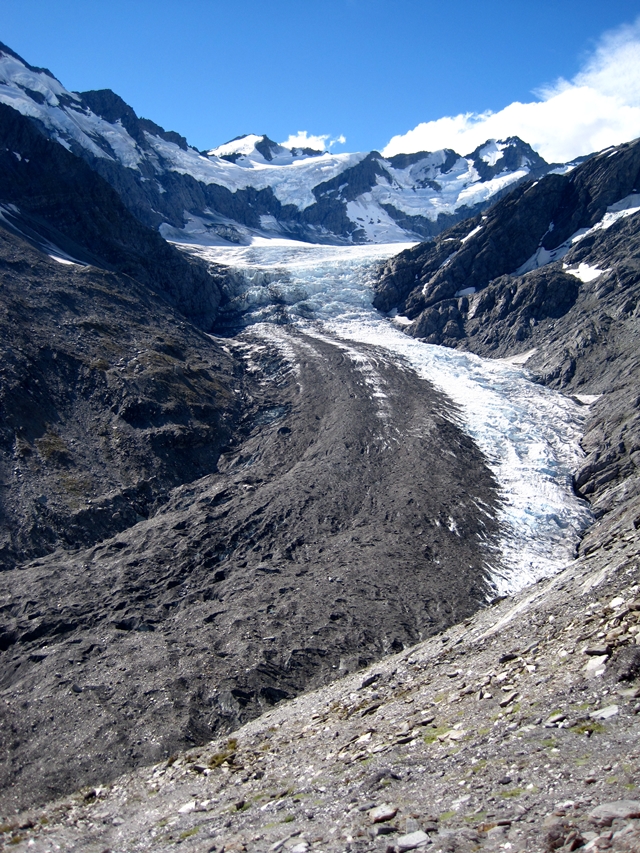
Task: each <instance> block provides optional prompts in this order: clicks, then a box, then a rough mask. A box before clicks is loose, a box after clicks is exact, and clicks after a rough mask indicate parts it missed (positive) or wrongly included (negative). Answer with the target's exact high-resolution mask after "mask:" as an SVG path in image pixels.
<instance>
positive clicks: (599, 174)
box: [374, 142, 640, 553]
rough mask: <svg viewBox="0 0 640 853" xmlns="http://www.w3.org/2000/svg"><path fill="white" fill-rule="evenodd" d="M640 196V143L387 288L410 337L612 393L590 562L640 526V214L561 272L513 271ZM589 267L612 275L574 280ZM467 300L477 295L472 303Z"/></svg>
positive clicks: (461, 232) (591, 165) (442, 247)
mask: <svg viewBox="0 0 640 853" xmlns="http://www.w3.org/2000/svg"><path fill="white" fill-rule="evenodd" d="M638 186H640V143H637V142H636V143H631V144H628V145H622V146H620V147H619V148H617V149H615V150H613V151H606V152H604V153H602V154H600V155H599V156H596V157H593V158H591V159H590V160H589V161H587V162H586V163H584V164H582V165H581V166H579V167H578V168H576V169H575V170H574V171H573V172H571V173H569V174H567V175H549V176H547V177H545V178H543V179H542V180H540V181H539V182H537V183H534V184H527V185H524V186H521V187H518V188H517V189H516V190H514V191H513V192H512V193H511V194H510V195H509V197H508V198H506V199H504V200H502V201H500V202H498V203H497V204H496V205H495V206H494V207H493V208H491V209H490V210H489V211H487V213H486V214H485V215H484V216H479V217H476V218H475V219H473V220H469V221H468V222H465V223H462V224H461V225H459V226H457V227H456V228H454V229H450V230H449V231H447V232H445V233H443V234H442V235H441V236H440V237H438V238H437V239H436V240H435V241H434V242H433V243H431V244H422V245H420V246H416V247H415V248H414V249H411V250H410V251H408V252H403V253H402V254H401V255H398V256H397V257H396V258H392V259H391V260H390V261H389V262H387V264H386V265H385V266H384V267H383V268H382V271H381V275H380V278H379V281H378V284H377V287H376V296H375V302H374V304H375V305H376V306H377V307H378V308H380V309H381V310H384V311H389V310H391V308H393V307H397V308H398V309H399V310H400V311H401V312H403V313H405V314H406V316H407V317H409V318H411V319H412V320H413V323H412V324H411V325H410V326H408V327H406V328H407V329H408V331H409V333H410V334H413V335H415V336H417V337H420V338H424V339H425V340H426V341H428V342H429V343H437V344H444V345H445V346H454V347H458V348H463V349H468V350H470V351H472V352H476V353H478V354H480V355H485V356H498V357H504V356H513V355H514V354H516V353H519V352H527V351H529V350H535V351H534V353H533V354H532V355H531V357H530V358H529V359H528V360H527V363H526V364H527V368H528V369H530V370H531V371H532V372H533V373H534V375H536V376H537V377H538V379H539V381H541V382H544V383H546V384H548V385H550V386H551V387H554V388H558V389H561V390H563V391H564V392H565V393H578V394H587V395H601V398H600V399H599V400H598V401H597V402H595V403H594V405H593V407H592V409H591V418H590V420H589V422H588V425H587V430H586V434H585V436H584V439H583V442H582V444H583V448H584V450H585V454H586V458H585V461H584V464H583V465H582V466H581V468H580V470H579V471H578V472H577V473H576V477H575V488H576V490H577V492H578V493H579V494H581V495H582V496H584V497H586V498H588V499H589V500H590V501H591V503H592V507H593V509H594V512H595V513H596V516H597V517H599V518H602V519H604V521H603V522H602V525H601V526H600V528H599V529H598V528H594V530H592V531H591V532H589V533H587V535H586V537H585V539H584V542H583V545H582V547H583V549H584V550H585V551H586V552H587V553H588V551H589V550H591V549H593V548H596V547H599V546H601V545H602V544H603V542H605V541H606V540H607V537H611V536H614V535H618V534H619V532H620V530H621V529H624V528H625V526H628V525H629V524H632V530H633V529H634V527H633V524H634V523H635V522H634V519H636V517H637V518H638V519H640V478H639V477H638V461H639V460H640V455H639V450H640V410H639V402H638V396H637V376H638V371H639V369H640V356H639V353H640V349H639V344H640V324H639V310H640V309H639V304H640V263H639V260H638V258H639V257H640V215H638V214H634V215H631V216H628V217H625V218H622V219H619V220H618V221H617V222H615V223H614V224H613V225H612V226H611V227H609V228H606V229H597V230H595V231H593V232H592V233H590V234H588V235H586V236H584V237H583V238H582V239H580V240H578V241H577V242H575V243H574V244H573V246H572V247H571V248H570V249H569V250H568V252H567V254H565V255H564V256H563V257H562V259H561V260H557V261H555V262H551V263H548V264H547V265H546V266H543V267H541V268H539V269H536V270H533V271H532V272H528V273H526V274H524V275H516V274H515V272H514V271H515V270H517V269H518V267H520V266H522V265H523V264H524V263H525V262H526V261H527V260H528V258H530V257H531V256H532V255H533V254H534V252H536V250H537V249H539V248H542V249H546V250H548V251H552V250H554V249H557V248H558V247H559V246H561V245H562V244H563V243H564V242H565V241H566V240H567V239H568V238H569V237H571V235H573V234H575V232H576V231H578V230H579V229H587V228H590V227H592V226H594V225H595V224H596V223H597V222H599V221H600V220H601V219H602V217H603V215H604V214H605V213H606V210H607V207H608V206H610V205H612V204H614V203H616V202H617V201H619V200H621V199H623V198H625V197H626V196H628V195H631V194H632V193H634V192H635V191H636V189H637V188H638ZM581 264H586V265H587V267H586V270H587V273H588V271H589V270H595V271H598V270H600V271H601V272H600V273H599V274H598V273H597V272H596V274H595V275H594V276H593V277H590V276H589V275H588V274H587V276H586V279H585V280H581V278H580V277H578V276H576V275H571V274H570V272H568V270H573V271H574V272H577V273H580V265H581ZM465 288H473V289H475V291H476V292H475V293H473V292H472V293H468V294H465V295H463V294H460V291H464V290H465ZM634 508H635V509H634ZM638 527H640V521H638V522H637V523H635V528H638Z"/></svg>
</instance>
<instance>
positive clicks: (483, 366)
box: [183, 240, 591, 594]
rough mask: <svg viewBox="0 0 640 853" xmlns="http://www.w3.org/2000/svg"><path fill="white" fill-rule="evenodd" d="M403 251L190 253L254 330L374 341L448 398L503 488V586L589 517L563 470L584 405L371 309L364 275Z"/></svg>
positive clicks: (546, 568) (530, 574)
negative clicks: (218, 270)
mask: <svg viewBox="0 0 640 853" xmlns="http://www.w3.org/2000/svg"><path fill="white" fill-rule="evenodd" d="M183 248H187V247H184V246H183ZM403 248H405V247H404V246H401V245H398V244H393V245H388V244H387V245H374V246H372V245H367V246H353V247H336V246H310V245H305V244H300V243H292V242H289V241H285V240H283V241H264V243H262V244H258V245H252V246H243V247H217V246H216V247H202V246H189V247H188V251H190V252H193V253H194V254H197V255H199V256H200V257H203V258H205V259H207V260H208V261H211V262H215V263H218V264H220V263H222V264H225V265H227V266H229V267H231V268H232V269H233V271H234V273H235V275H234V277H235V279H236V285H235V288H234V294H233V296H232V298H231V303H230V305H229V310H230V311H231V312H232V313H233V315H234V316H236V317H237V316H238V314H242V316H243V318H244V321H243V322H244V323H246V324H247V325H249V324H251V325H253V324H257V325H253V328H254V330H255V331H256V332H258V333H260V334H262V335H263V336H265V337H269V338H271V339H272V340H273V341H274V342H276V343H278V342H280V343H282V341H283V335H282V334H280V333H277V331H276V329H277V328H278V327H275V326H274V325H273V323H274V322H278V323H282V322H283V320H288V321H291V322H295V323H297V324H298V325H301V326H302V327H303V328H304V330H305V332H306V333H308V334H310V335H316V336H326V335H330V336H331V338H332V340H335V338H338V339H339V340H341V341H342V342H344V345H345V349H346V350H347V351H349V350H351V351H353V349H354V344H355V345H356V346H357V344H358V343H366V344H370V345H375V346H376V347H382V348H384V350H385V351H386V353H388V354H390V357H393V358H395V359H397V361H398V362H399V363H400V364H401V365H402V366H404V367H405V368H407V367H410V368H412V369H413V370H415V371H416V372H417V373H418V375H419V376H421V377H422V378H424V379H426V380H428V381H430V382H431V383H433V385H434V386H436V387H437V388H438V389H440V390H441V391H443V392H444V393H445V394H446V395H447V396H448V397H449V398H450V399H451V400H452V401H453V402H454V403H455V408H454V409H453V411H452V413H451V414H450V415H449V417H450V418H451V419H452V420H454V421H455V422H456V423H457V424H458V425H459V426H460V427H461V428H462V429H463V430H464V431H465V432H466V433H467V434H468V435H470V436H471V437H472V438H473V439H474V441H475V442H476V444H477V445H478V447H479V448H480V449H481V450H482V452H483V453H484V454H485V456H486V458H487V460H488V464H489V466H490V468H491V469H492V471H493V473H494V475H495V477H496V479H497V480H498V482H499V484H500V486H501V490H502V508H501V510H500V515H501V518H500V522H501V530H502V541H501V543H500V545H501V549H500V550H501V555H500V557H501V559H500V560H499V564H500V568H499V569H498V568H494V569H493V571H492V581H493V584H494V586H495V590H496V592H497V593H498V594H508V593H511V592H514V591H516V590H517V589H520V588H522V587H523V586H525V585H526V584H528V583H531V582H532V581H535V580H537V579H538V578H541V577H545V576H548V575H550V574H553V573H555V572H557V571H558V570H559V569H560V568H562V567H563V566H564V565H565V564H566V563H567V562H568V561H569V560H570V559H571V557H572V556H573V554H574V550H575V546H576V543H577V541H578V537H579V534H580V531H582V530H583V529H584V528H585V527H586V525H587V524H588V523H589V522H590V520H591V515H590V512H589V509H588V506H587V504H586V503H585V502H584V501H582V500H580V499H579V498H577V497H576V495H575V494H574V492H573V489H572V478H571V476H572V472H573V471H575V469H576V467H577V465H578V463H579V460H580V458H581V456H582V452H581V450H580V447H579V439H580V436H581V433H582V429H583V425H584V420H585V416H586V413H587V408H586V407H585V406H580V405H579V404H577V403H576V402H574V401H573V400H570V399H568V398H567V397H565V396H563V395H562V394H559V393H558V392H555V391H551V390H549V389H547V388H544V387H542V386H540V385H538V384H536V383H534V382H532V381H531V380H530V379H529V378H528V377H527V373H526V370H525V369H523V368H521V367H518V366H516V365H513V364H509V363H505V362H501V361H494V360H490V359H483V358H479V357H478V356H474V355H471V354H468V353H461V352H457V351H456V350H451V349H447V348H445V347H439V346H433V345H430V344H425V343H422V342H421V341H418V340H415V339H414V338H410V337H409V336H407V335H405V334H404V333H403V332H402V331H401V328H400V327H399V325H398V323H397V321H394V320H392V319H390V318H387V317H383V316H382V315H380V314H379V313H378V312H377V311H376V310H375V309H374V308H373V306H372V305H371V299H372V287H371V282H372V275H373V271H374V269H375V267H376V266H377V263H378V262H379V261H380V260H382V259H384V258H388V257H390V256H391V255H393V254H396V253H397V252H399V251H400V250H401V249H403ZM356 356H357V353H356ZM352 357H353V352H352ZM372 393H375V389H373V387H372ZM489 562H490V561H489ZM497 564H498V561H496V565H497Z"/></svg>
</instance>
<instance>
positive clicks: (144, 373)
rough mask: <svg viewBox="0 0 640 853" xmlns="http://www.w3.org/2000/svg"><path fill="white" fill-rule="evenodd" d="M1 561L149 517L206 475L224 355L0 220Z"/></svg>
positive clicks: (105, 277)
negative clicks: (171, 493) (39, 247)
mask: <svg viewBox="0 0 640 853" xmlns="http://www.w3.org/2000/svg"><path fill="white" fill-rule="evenodd" d="M0 273H1V275H2V308H1V312H2V313H1V314H0V328H1V338H2V365H1V368H0V372H1V380H2V381H1V382H0V407H1V411H2V429H1V431H0V448H1V449H0V453H1V456H2V463H1V465H2V494H1V497H0V517H1V522H0V524H1V527H2V534H1V544H0V564H1V566H2V568H3V569H8V568H12V567H13V566H14V565H16V563H20V562H23V561H24V560H25V559H29V558H30V557H33V556H36V555H43V554H47V553H50V552H51V551H53V550H55V549H56V548H74V547H79V546H87V545H90V544H93V543H95V542H97V541H100V540H102V539H104V538H107V537H109V536H113V535H114V534H115V533H117V532H119V531H120V530H124V529H126V528H128V527H130V526H131V525H132V524H135V523H136V522H137V521H139V520H140V519H142V518H148V517H149V516H151V515H153V513H154V512H155V511H156V509H157V506H159V505H161V504H162V502H163V501H165V500H166V498H167V494H168V491H169V490H170V489H171V488H173V487H175V486H177V485H180V484H182V483H184V482H190V481H191V480H193V479H197V478H198V477H201V476H203V475H205V474H208V473H211V472H212V471H215V470H216V468H217V462H218V457H219V455H220V450H221V448H222V447H223V446H224V445H226V443H227V441H228V440H229V437H230V434H231V424H232V422H233V420H234V418H237V417H238V403H237V402H236V398H235V396H234V395H233V393H232V391H231V388H230V384H231V383H232V382H233V374H234V371H235V370H236V366H235V364H234V360H233V359H232V358H231V357H230V356H229V355H227V354H226V353H224V352H222V351H221V350H220V348H219V347H218V348H215V347H213V346H212V344H211V341H210V339H209V338H208V337H207V336H206V335H204V334H202V333H200V332H199V331H198V330H197V329H196V328H195V327H193V326H191V325H189V324H186V323H185V322H184V321H183V320H182V318H181V317H180V316H179V315H176V314H174V313H173V312H172V311H171V309H170V308H169V307H168V306H167V304H166V302H164V301H163V300H162V299H160V298H159V297H158V296H156V295H155V294H153V292H151V291H149V290H147V289H146V288H145V287H144V286H143V285H141V284H139V283H138V282H136V281H135V280H133V279H131V278H129V277H126V276H123V275H119V274H116V273H114V272H109V271H105V270H100V269H98V268H96V267H84V268H82V267H73V266H71V267H70V266H69V265H63V264H60V263H58V262H57V261H55V260H52V259H49V258H47V257H46V256H43V255H41V254H40V253H39V252H37V251H35V250H34V249H32V248H30V247H29V246H28V244H26V243H25V242H24V241H21V240H19V239H18V238H15V237H13V236H12V235H11V234H10V233H9V232H7V231H5V230H4V229H2V231H1V233H0Z"/></svg>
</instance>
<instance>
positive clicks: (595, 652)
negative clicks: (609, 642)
mask: <svg viewBox="0 0 640 853" xmlns="http://www.w3.org/2000/svg"><path fill="white" fill-rule="evenodd" d="M582 651H583V654H585V655H589V657H592V658H598V657H609V655H610V654H611V646H587V648H586V649H583V650H582Z"/></svg>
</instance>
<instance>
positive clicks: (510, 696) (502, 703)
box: [499, 691, 518, 708]
mask: <svg viewBox="0 0 640 853" xmlns="http://www.w3.org/2000/svg"><path fill="white" fill-rule="evenodd" d="M517 695H518V694H517V692H516V691H514V692H513V693H509V694H507V695H506V696H505V697H504V698H503V699H501V700H500V703H499V704H500V707H501V708H506V707H507V705H510V704H511V703H512V702H513V700H514V699H515V698H516V696H517Z"/></svg>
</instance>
